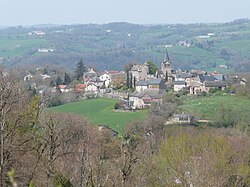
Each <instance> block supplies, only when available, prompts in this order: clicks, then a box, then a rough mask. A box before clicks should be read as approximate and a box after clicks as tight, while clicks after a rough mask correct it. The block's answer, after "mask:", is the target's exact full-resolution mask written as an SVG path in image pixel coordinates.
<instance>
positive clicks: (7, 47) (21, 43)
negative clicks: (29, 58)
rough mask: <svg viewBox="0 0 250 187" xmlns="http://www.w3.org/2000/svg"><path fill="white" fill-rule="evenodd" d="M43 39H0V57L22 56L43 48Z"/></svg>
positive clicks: (44, 42)
mask: <svg viewBox="0 0 250 187" xmlns="http://www.w3.org/2000/svg"><path fill="white" fill-rule="evenodd" d="M46 44H47V41H46V40H44V39H40V38H38V39H7V38H0V57H15V56H21V55H24V54H25V53H26V52H29V51H30V50H32V49H35V50H37V48H39V47H42V46H45V45H46Z"/></svg>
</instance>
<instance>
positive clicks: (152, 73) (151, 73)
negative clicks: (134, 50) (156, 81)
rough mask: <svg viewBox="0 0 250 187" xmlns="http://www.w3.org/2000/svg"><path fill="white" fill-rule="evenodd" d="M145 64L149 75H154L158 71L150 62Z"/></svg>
mask: <svg viewBox="0 0 250 187" xmlns="http://www.w3.org/2000/svg"><path fill="white" fill-rule="evenodd" d="M146 63H147V64H148V67H149V74H150V75H155V74H156V71H157V70H158V68H157V65H156V64H155V63H153V62H152V61H147V62H146Z"/></svg>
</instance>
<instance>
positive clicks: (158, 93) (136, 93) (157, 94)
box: [129, 91, 164, 99]
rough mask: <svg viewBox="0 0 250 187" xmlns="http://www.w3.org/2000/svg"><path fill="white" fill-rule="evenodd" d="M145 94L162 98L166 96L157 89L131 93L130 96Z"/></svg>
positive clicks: (153, 97) (140, 96)
mask: <svg viewBox="0 0 250 187" xmlns="http://www.w3.org/2000/svg"><path fill="white" fill-rule="evenodd" d="M145 95H148V96H150V97H151V98H152V99H161V98H162V97H163V96H164V93H160V92H156V91H148V92H144V93H139V92H134V93H132V94H129V96H130V97H139V98H142V97H144V96H145Z"/></svg>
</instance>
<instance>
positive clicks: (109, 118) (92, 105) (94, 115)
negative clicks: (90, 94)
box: [52, 98, 147, 132]
mask: <svg viewBox="0 0 250 187" xmlns="http://www.w3.org/2000/svg"><path fill="white" fill-rule="evenodd" d="M116 102H117V100H111V99H103V98H100V99H89V100H82V101H79V102H73V103H68V104H65V105H61V106H57V107H53V108H52V110H53V111H54V112H63V113H74V114H77V115H80V116H83V117H86V118H87V119H88V120H89V121H90V122H91V123H92V124H94V125H108V126H109V127H111V128H112V129H114V130H116V131H118V132H122V131H123V129H124V127H125V125H126V124H128V123H129V122H131V121H133V120H141V119H144V118H145V116H146V113H147V111H146V110H142V111H138V112H115V111H114V110H113V109H114V105H115V103H116Z"/></svg>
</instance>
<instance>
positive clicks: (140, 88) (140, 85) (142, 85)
mask: <svg viewBox="0 0 250 187" xmlns="http://www.w3.org/2000/svg"><path fill="white" fill-rule="evenodd" d="M148 84H149V82H148V81H144V80H140V81H138V82H136V87H135V89H136V91H137V92H144V90H147V89H148Z"/></svg>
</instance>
